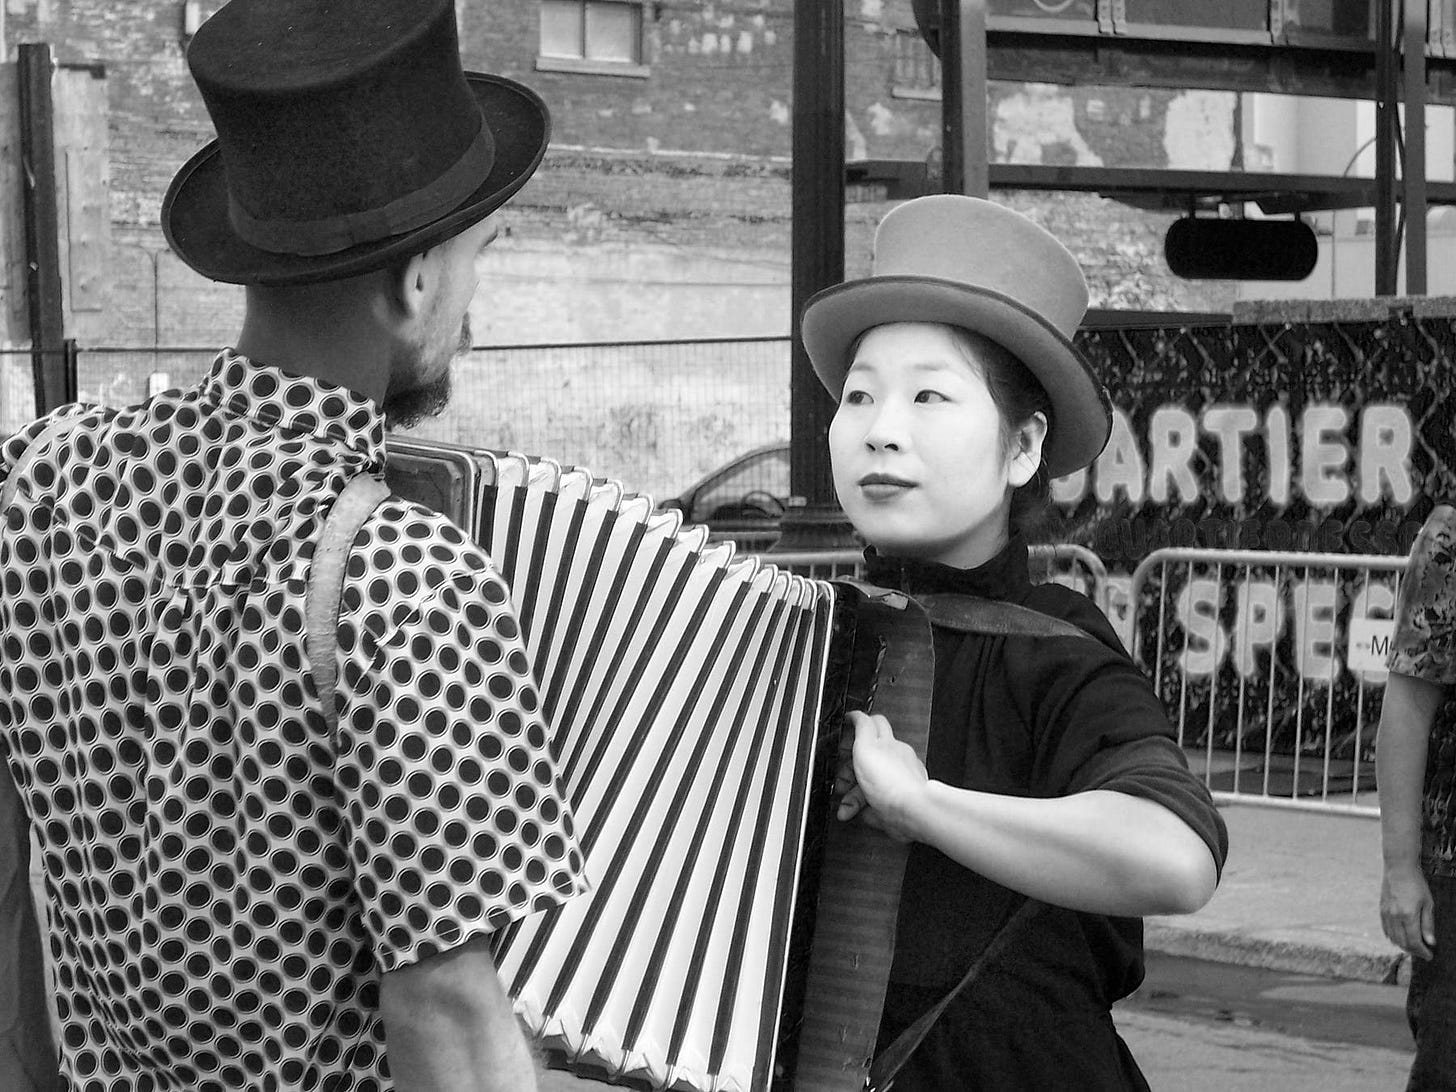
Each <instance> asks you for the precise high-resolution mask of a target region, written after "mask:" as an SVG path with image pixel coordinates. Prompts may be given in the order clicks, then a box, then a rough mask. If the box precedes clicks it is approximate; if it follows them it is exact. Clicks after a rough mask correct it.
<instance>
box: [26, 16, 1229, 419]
mask: <svg viewBox="0 0 1456 1092" xmlns="http://www.w3.org/2000/svg"><path fill="white" fill-rule="evenodd" d="M217 6H219V5H218V4H217V3H216V0H204V2H203V3H202V5H201V8H202V13H203V14H207V13H208V12H209V11H210V10H212V9H214V8H216V7H217ZM848 8H849V16H848V20H847V27H846V70H847V71H846V84H847V88H846V104H847V109H846V137H847V142H848V144H849V150H850V154H851V157H860V156H869V157H876V158H917V159H919V158H924V157H925V155H926V154H927V152H928V150H929V149H930V148H931V147H932V146H933V144H934V143H935V142H936V140H937V139H938V131H939V116H940V107H939V103H938V102H936V101H933V100H931V99H927V98H925V97H924V88H920V89H917V88H915V87H913V86H912V87H906V86H905V85H904V84H905V71H904V64H903V58H904V57H905V56H907V53H906V50H907V48H909V47H908V46H907V42H906V40H905V38H906V35H905V33H904V31H905V28H908V27H910V26H912V25H913V20H912V18H911V16H910V12H909V3H908V0H883V2H881V0H873V2H872V0H862V2H854V3H851V4H850V5H848ZM537 10H538V9H537V4H536V3H535V0H489V2H488V3H487V2H486V0H457V11H458V13H459V18H460V25H461V36H462V50H463V53H464V55H465V58H466V62H467V64H468V65H470V66H473V67H480V68H484V69H487V70H491V71H497V72H500V73H502V74H505V75H508V76H512V77H514V78H517V79H520V80H522V81H524V82H527V83H529V84H531V85H532V86H533V87H535V88H537V89H538V90H539V91H540V93H541V94H542V95H543V97H544V98H545V99H546V101H547V102H548V104H549V105H550V107H551V109H552V112H553V117H554V119H555V121H554V131H553V144H552V150H551V152H550V153H549V154H548V156H547V158H546V161H545V163H544V165H543V167H542V169H541V171H540V172H539V174H538V176H537V178H536V179H535V180H534V181H533V182H532V184H531V185H530V186H528V187H527V188H526V190H525V191H524V192H523V193H522V194H521V195H520V196H519V197H518V198H517V199H516V200H515V201H514V202H513V204H512V206H511V209H512V211H511V213H510V217H509V220H508V229H509V235H508V237H507V238H505V239H504V240H502V243H501V244H500V246H499V247H498V248H497V250H496V251H495V253H493V254H492V255H491V256H490V257H489V258H488V259H487V262H486V265H485V267H484V269H483V273H484V279H485V282H486V289H485V291H483V292H482V293H481V298H480V299H479V300H477V304H476V313H475V315H474V324H475V327H476V329H477V331H479V332H480V335H481V338H482V340H489V341H490V342H492V343H495V344H516V343H539V342H570V341H576V340H610V339H614V338H621V339H650V338H659V337H661V338H682V337H697V336H734V335H762V334H782V333H785V332H787V330H788V328H789V318H790V316H789V313H788V311H789V305H788V296H789V207H790V191H789V162H788V157H789V153H790V144H791V125H790V123H791V86H792V75H791V66H792V54H793V27H792V3H791V0H736V2H733V3H724V4H713V5H705V4H701V3H698V2H696V0H664V2H662V3H652V4H648V5H647V6H646V8H645V12H646V16H645V18H646V26H645V42H646V49H645V56H644V61H645V62H646V65H647V68H648V69H649V71H650V75H649V76H648V77H647V78H632V77H625V76H609V75H594V74H583V73H567V72H559V71H549V70H541V69H539V68H538V58H537V37H538V26H537V18H538V15H537ZM182 18H183V4H182V3H181V0H176V2H172V0H167V2H164V3H157V2H156V0H69V2H65V0H6V3H5V19H6V22H5V27H4V35H3V39H4V41H5V43H6V44H7V46H8V48H10V49H12V50H13V48H14V46H15V44H17V43H19V42H23V41H40V40H43V41H47V42H49V43H50V44H51V46H52V48H53V50H54V52H55V54H56V56H57V58H58V60H59V61H61V62H62V63H64V64H101V65H104V66H105V70H106V78H107V109H108V115H109V144H108V147H107V149H106V151H107V155H108V157H109V162H108V165H107V166H108V176H109V190H108V195H107V199H108V203H109V208H110V214H111V223H110V234H109V237H108V238H107V239H106V240H105V244H106V245H105V248H104V258H103V260H104V262H105V267H106V268H105V276H104V281H105V283H106V284H107V285H108V288H109V297H110V298H109V301H108V302H109V306H108V308H107V312H106V315H107V321H106V323H105V324H104V327H103V328H102V329H100V330H97V329H95V328H93V327H88V329H87V331H86V333H87V339H88V342H89V343H92V344H96V343H100V342H104V343H109V344H113V345H136V346H153V345H158V344H160V345H164V346H165V345H211V344H214V343H217V342H219V341H222V340H225V339H227V338H229V337H231V336H232V335H233V333H234V332H235V330H236V328H237V322H238V319H239V317H240V314H241V293H240V291H239V290H238V289H235V288H231V287H227V286H218V285H213V284H210V283H208V282H206V281H204V280H203V279H202V278H200V277H197V276H196V275H194V274H192V273H191V272H190V271H189V270H187V269H186V268H185V267H184V266H183V265H182V264H181V263H180V262H179V261H178V260H177V259H176V258H175V257H174V256H173V255H171V254H170V253H169V252H167V250H166V247H165V242H164V240H163V238H162V235H161V231H160V227H159V224H158V211H159V206H160V201H161V197H162V194H163V192H164V190H165V188H166V185H167V182H168V180H169V179H170V177H171V175H172V173H173V171H174V170H175V169H176V167H177V166H178V165H179V164H180V163H181V162H182V161H183V160H184V159H185V158H186V156H187V155H189V154H190V153H191V152H193V151H194V150H195V149H196V148H197V147H199V146H200V145H201V144H202V143H203V142H204V141H205V140H206V139H207V138H208V137H209V136H210V132H211V130H210V125H209V122H208V120H207V117H206V113H205V111H204V110H203V109H202V106H201V103H200V100H199V98H198V96H197V95H196V92H195V90H194V88H193V87H192V84H191V81H190V79H189V77H188V75H187V72H186V66H185V63H184V60H183V53H182ZM897 57H898V58H901V59H902V63H900V64H899V66H898V67H897ZM921 59H922V60H923V58H921ZM1231 101H1232V99H1231V96H1229V97H1225V100H1219V99H1218V98H1217V97H1216V96H1215V97H1213V98H1209V97H1208V96H1206V95H1205V96H1197V95H1192V96H1190V95H1189V94H1187V93H1180V92H1176V91H1167V90H1147V91H1143V90H1138V89H1096V88H1080V87H1078V88H1062V87H1052V86H1049V85H1024V84H997V85H995V86H994V87H993V89H992V98H991V108H992V120H993V141H992V143H993V154H994V156H995V157H996V158H997V159H999V160H1004V161H1020V162H1045V163H1071V162H1076V163H1089V164H1094V163H1100V164H1103V165H1106V166H1129V165H1142V166H1165V165H1178V166H1209V167H1218V166H1223V165H1226V158H1225V161H1224V162H1223V163H1217V162H1214V163H1206V164H1205V163H1189V162H1186V159H1187V157H1188V156H1189V155H1190V154H1192V155H1195V156H1196V155H1205V156H1213V157H1214V158H1215V159H1216V158H1217V157H1218V156H1220V155H1224V154H1225V153H1224V152H1223V149H1224V148H1225V147H1231V146H1232V128H1231V125H1232V111H1231V108H1230V107H1228V105H1227V104H1228V103H1231ZM997 197H998V199H1000V200H1004V201H1006V202H1007V203H1008V204H1011V205H1013V206H1014V207H1017V208H1020V209H1022V210H1024V211H1026V212H1027V213H1028V214H1029V215H1031V216H1033V217H1034V218H1036V219H1037V220H1039V221H1040V222H1042V223H1044V224H1045V225H1046V226H1047V227H1048V228H1050V229H1051V230H1052V231H1053V232H1055V233H1057V234H1058V235H1060V236H1061V237H1062V238H1064V239H1065V240H1066V241H1067V243H1068V245H1069V246H1070V247H1071V248H1072V250H1073V251H1074V252H1075V253H1077V255H1078V256H1079V258H1080V259H1081V260H1082V262H1083V264H1084V266H1085V267H1086V269H1087V271H1088V276H1089V280H1090V281H1091V283H1092V288H1093V301H1094V303H1095V304H1100V305H1103V306H1114V307H1134V308H1145V309H1187V310H1213V309H1218V308H1226V307H1228V306H1229V305H1230V302H1231V299H1232V293H1231V292H1230V291H1229V289H1228V286H1223V285H1216V284H1215V285H1207V284H1205V285H1193V284H1190V283H1188V282H1180V281H1177V280H1175V279H1174V278H1172V277H1171V275H1170V274H1168V273H1167V271H1166V268H1165V267H1164V265H1163V262H1162V257H1161V239H1162V232H1163V229H1164V227H1165V225H1166V222H1167V219H1168V218H1167V217H1166V216H1157V215H1151V214H1147V213H1142V212H1138V211H1136V210H1133V209H1130V208H1127V207H1126V206H1123V205H1120V204H1117V203H1115V202H1110V201H1104V200H1102V199H1100V198H1097V197H1090V196H1077V195H1065V194H1034V193H1017V194H998V195H997ZM885 208H886V206H883V205H873V204H867V205H852V206H851V207H850V209H849V213H848V225H847V254H848V267H849V273H850V274H851V275H855V274H859V273H863V272H865V271H866V270H867V268H868V247H869V240H870V237H871V235H872V231H873V224H874V222H875V221H876V220H877V219H878V217H879V215H881V214H882V213H883V211H885ZM23 337H24V335H23V332H21V333H20V334H15V333H13V332H12V334H11V335H10V338H9V340H10V342H11V343H12V344H18V343H22V342H23ZM11 385H12V386H13V377H12V381H11ZM133 385H134V386H135V387H136V388H137V389H139V390H144V389H145V376H141V375H139V376H137V377H135V382H134V384H133ZM0 389H10V388H9V387H4V388H0ZM16 404H17V402H16V400H14V399H13V398H12V399H9V400H8V406H10V407H14V406H15V405H16ZM14 412H15V411H14V410H13V409H7V408H6V407H0V416H6V415H13V413H14ZM0 424H3V422H0Z"/></svg>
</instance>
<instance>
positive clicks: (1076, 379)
mask: <svg viewBox="0 0 1456 1092" xmlns="http://www.w3.org/2000/svg"><path fill="white" fill-rule="evenodd" d="M894 322H939V323H945V324H947V325H950V326H960V327H964V328H965V329H967V330H970V331H972V332H973V333H977V334H981V335H982V336H983V337H988V338H990V339H991V340H992V341H994V342H996V343H997V344H998V345H1001V346H1002V347H1004V348H1005V349H1007V350H1008V351H1009V352H1011V353H1012V354H1013V355H1015V356H1016V357H1017V359H1019V360H1020V361H1021V362H1022V363H1024V364H1025V365H1026V366H1027V367H1028V368H1029V369H1030V370H1031V372H1032V374H1033V375H1035V376H1036V378H1037V380H1038V381H1039V382H1040V383H1041V385H1042V386H1043V387H1044V388H1045V389H1046V392H1047V396H1048V397H1049V398H1050V399H1051V404H1052V418H1053V424H1052V429H1051V431H1050V433H1049V434H1048V436H1047V442H1046V445H1045V446H1044V447H1043V449H1042V462H1043V463H1044V464H1045V465H1046V468H1047V472H1048V473H1049V474H1050V475H1052V476H1053V477H1060V476H1062V475H1063V474H1070V473H1071V472H1072V471H1074V470H1080V469H1081V468H1082V467H1084V466H1087V465H1088V464H1090V463H1091V462H1092V460H1094V459H1095V458H1097V456H1098V455H1099V454H1100V453H1101V452H1102V449H1103V447H1104V446H1106V444H1107V438H1108V437H1109V436H1110V435H1111V433H1112V411H1111V408H1110V407H1109V405H1108V401H1107V394H1106V391H1105V390H1104V389H1103V387H1102V384H1101V383H1099V382H1098V381H1097V378H1096V376H1094V375H1093V374H1092V369H1091V367H1089V366H1088V364H1087V361H1086V360H1085V359H1084V358H1083V356H1082V354H1081V353H1080V352H1078V351H1077V349H1076V347H1075V346H1074V345H1073V344H1072V343H1071V342H1070V341H1069V340H1068V339H1067V338H1066V337H1065V336H1064V335H1063V334H1062V332H1061V331H1060V330H1058V329H1057V328H1056V327H1054V326H1052V325H1051V324H1050V323H1048V322H1047V321H1046V320H1045V319H1043V318H1042V317H1041V316H1040V315H1038V314H1037V313H1036V312H1034V311H1032V310H1030V309H1028V308H1027V307H1025V306H1023V305H1022V304H1020V303H1018V302H1017V301H1016V300H1013V299H1011V298H1010V297H1008V296H1004V295H1002V294H1000V293H999V292H994V291H991V290H990V289H984V288H977V287H974V286H968V285H965V284H960V283H956V282H953V281H944V280H939V279H937V278H935V277H914V276H885V277H868V278H865V279H864V280H858V281H850V282H849V283H847V284H840V285H835V286H834V287H832V288H826V289H824V290H823V291H822V292H819V293H818V294H816V295H815V296H814V297H813V298H811V299H810V300H809V302H808V304H807V305H806V306H805V309H804V318H803V324H802V330H801V333H802V337H803V340H804V348H805V349H806V350H807V352H808V354H809V360H810V362H811V363H812V364H813V366H814V371H815V373H816V374H817V375H818V376H819V381H820V382H821V383H823V384H824V386H825V387H826V388H827V389H828V391H829V393H830V394H832V395H834V396H835V397H836V398H837V397H838V396H839V393H840V391H841V389H842V388H843V386H844V376H845V373H846V372H847V371H848V370H849V365H850V363H851V362H850V360H849V350H850V347H851V346H852V345H853V344H854V341H855V339H856V338H857V337H859V336H860V335H861V334H863V333H864V332H865V331H866V330H869V329H870V328H872V327H875V326H884V325H886V324H889V323H894Z"/></svg>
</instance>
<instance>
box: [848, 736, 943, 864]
mask: <svg viewBox="0 0 1456 1092" xmlns="http://www.w3.org/2000/svg"><path fill="white" fill-rule="evenodd" d="M849 722H850V724H851V725H852V726H853V728H854V753H853V758H852V761H850V762H846V763H844V764H842V765H841V766H840V769H839V772H838V776H837V777H836V779H835V788H836V790H841V791H843V792H844V797H843V799H842V800H841V801H840V804H839V818H840V819H842V820H849V819H853V818H854V817H855V816H856V815H858V816H860V818H861V820H862V821H863V822H864V823H866V824H868V825H869V826H872V827H874V828H875V829H876V830H882V831H884V832H885V833H886V834H889V835H890V836H891V837H893V838H898V839H899V840H900V841H902V842H913V841H915V840H916V837H915V832H914V829H913V827H912V825H911V813H912V808H913V805H914V803H915V801H916V800H918V799H919V798H920V796H921V795H922V793H923V791H924V789H925V784H926V782H927V781H928V780H929V775H928V774H927V773H926V772H925V765H924V763H922V762H921V761H920V759H919V758H917V757H916V755H915V750H914V748H912V747H911V746H910V745H909V744H908V743H902V742H901V741H900V740H898V739H896V738H895V735H894V733H893V732H892V731H891V729H890V722H889V721H888V720H886V719H885V718H884V717H882V716H880V715H879V714H877V713H874V714H871V713H860V712H854V713H850V714H849Z"/></svg>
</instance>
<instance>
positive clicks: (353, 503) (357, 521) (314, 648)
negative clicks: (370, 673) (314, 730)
mask: <svg viewBox="0 0 1456 1092" xmlns="http://www.w3.org/2000/svg"><path fill="white" fill-rule="evenodd" d="M388 496H389V486H387V485H385V484H384V482H383V480H381V479H379V478H376V477H374V475H372V474H356V475H355V476H354V477H352V478H350V479H349V483H348V484H347V485H345V486H344V491H343V492H342V493H340V494H339V499H338V500H337V501H335V502H334V507H333V508H332V509H330V511H329V514H328V516H327V517H326V518H325V519H324V533H323V536H322V537H321V538H320V540H319V544H318V546H317V547H316V548H315V549H314V553H313V565H312V566H311V567H310V568H309V573H308V589H307V591H306V592H305V593H304V595H305V599H304V604H303V617H304V640H305V644H306V648H307V650H308V662H309V667H310V670H311V671H312V672H313V685H314V689H315V690H316V691H318V696H319V702H320V703H321V704H322V705H323V710H324V720H325V721H327V722H328V726H329V732H330V733H331V734H332V733H333V732H334V731H335V730H336V729H337V728H338V727H339V714H338V711H337V710H336V709H335V708H334V687H335V686H336V685H337V683H338V681H339V665H338V663H337V660H338V652H339V632H338V630H339V599H340V597H341V596H342V595H343V594H344V574H345V572H346V571H347V569H348V566H349V550H350V548H351V547H352V546H353V545H354V536H356V535H357V534H358V533H359V528H360V527H362V526H364V521H365V520H366V519H368V518H369V516H370V515H371V514H372V513H373V511H374V509H376V508H378V507H379V504H380V502H381V501H383V500H384V499H385V498H386V497H388Z"/></svg>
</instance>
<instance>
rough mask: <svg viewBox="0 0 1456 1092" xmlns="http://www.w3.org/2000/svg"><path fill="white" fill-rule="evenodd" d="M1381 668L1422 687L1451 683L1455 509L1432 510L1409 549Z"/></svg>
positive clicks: (1455, 655) (1455, 628) (1455, 630)
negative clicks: (1424, 683)
mask: <svg viewBox="0 0 1456 1092" xmlns="http://www.w3.org/2000/svg"><path fill="white" fill-rule="evenodd" d="M1386 667H1387V668H1389V669H1390V670H1391V671H1393V672H1395V673H1396V674H1400V675H1409V676H1412V677H1413V678H1417V679H1424V680H1425V681H1427V682H1433V683H1440V684H1442V685H1447V684H1450V683H1453V682H1456V508H1452V507H1451V506H1450V505H1447V504H1441V505H1437V506H1436V508H1435V510H1434V511H1432V512H1431V514H1430V516H1429V517H1428V518H1427V519H1426V522H1425V524H1424V525H1423V526H1422V527H1421V533H1420V535H1419V536H1418V537H1417V538H1416V541H1415V543H1414V544H1413V545H1412V546H1411V554H1410V564H1409V566H1408V567H1407V568H1406V572H1405V577H1404V579H1403V580H1402V581H1401V586H1400V598H1399V601H1398V603H1397V605H1396V614H1395V633H1394V635H1393V636H1392V638H1391V642H1390V655H1389V656H1388V657H1387V659H1386Z"/></svg>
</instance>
